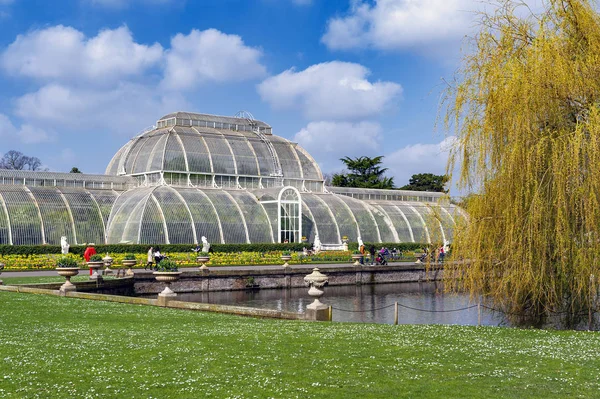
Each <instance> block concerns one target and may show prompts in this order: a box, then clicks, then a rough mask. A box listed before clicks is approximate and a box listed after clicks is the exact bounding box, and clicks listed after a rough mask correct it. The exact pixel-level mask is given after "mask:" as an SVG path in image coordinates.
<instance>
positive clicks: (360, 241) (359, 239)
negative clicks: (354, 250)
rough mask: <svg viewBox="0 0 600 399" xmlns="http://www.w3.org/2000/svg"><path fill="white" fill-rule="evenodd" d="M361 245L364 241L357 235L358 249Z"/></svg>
mask: <svg viewBox="0 0 600 399" xmlns="http://www.w3.org/2000/svg"><path fill="white" fill-rule="evenodd" d="M363 245H365V243H364V242H363V240H362V238H361V237H360V236H358V249H360V247H362V246H363ZM365 249H366V248H365Z"/></svg>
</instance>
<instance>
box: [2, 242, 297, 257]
mask: <svg viewBox="0 0 600 399" xmlns="http://www.w3.org/2000/svg"><path fill="white" fill-rule="evenodd" d="M190 245H192V246H193V245H194V244H161V245H160V250H161V252H163V253H167V252H168V253H175V252H189V250H190ZM306 245H307V244H306V243H289V244H279V243H276V244H273V243H257V244H211V246H210V249H211V252H270V251H282V250H288V251H302V248H303V247H305V246H306ZM86 248H87V246H85V245H71V248H69V252H70V253H71V254H73V255H83V252H84V251H85V249H86ZM95 248H96V250H97V251H98V252H99V253H105V252H110V253H111V254H129V253H137V254H145V253H147V252H148V245H147V244H101V245H95ZM60 250H61V248H60V245H0V255H47V254H60Z"/></svg>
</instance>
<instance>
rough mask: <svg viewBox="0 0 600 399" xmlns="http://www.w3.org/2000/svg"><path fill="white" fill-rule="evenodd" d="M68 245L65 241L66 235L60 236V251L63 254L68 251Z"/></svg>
mask: <svg viewBox="0 0 600 399" xmlns="http://www.w3.org/2000/svg"><path fill="white" fill-rule="evenodd" d="M69 247H70V245H69V243H68V242H67V237H65V236H62V237H60V248H61V249H60V252H61V253H62V254H63V255H66V254H68V253H69Z"/></svg>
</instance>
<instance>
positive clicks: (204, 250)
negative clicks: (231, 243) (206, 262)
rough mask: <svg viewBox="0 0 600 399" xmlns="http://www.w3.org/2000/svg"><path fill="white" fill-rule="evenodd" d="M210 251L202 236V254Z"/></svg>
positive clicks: (206, 241)
mask: <svg viewBox="0 0 600 399" xmlns="http://www.w3.org/2000/svg"><path fill="white" fill-rule="evenodd" d="M209 249H210V243H209V242H208V240H207V239H206V237H204V236H202V252H208V250H209Z"/></svg>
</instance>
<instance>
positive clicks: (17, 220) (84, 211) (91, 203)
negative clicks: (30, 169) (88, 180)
mask: <svg viewBox="0 0 600 399" xmlns="http://www.w3.org/2000/svg"><path fill="white" fill-rule="evenodd" d="M98 191H100V190H95V191H90V190H84V189H78V188H64V187H63V188H58V187H52V188H49V187H26V186H2V185H0V244H14V245H39V244H50V245H59V244H60V239H61V237H62V236H65V237H67V241H68V242H69V243H70V244H84V243H89V242H94V243H104V242H106V239H105V231H106V229H105V225H106V224H105V219H104V217H103V215H102V209H101V206H100V205H99V202H100V203H102V204H103V205H102V206H104V208H105V211H106V208H108V209H110V207H111V206H112V203H113V202H114V200H115V199H116V198H117V194H116V193H114V192H111V191H107V194H106V195H98V194H96V193H97V192H98ZM96 195H98V198H96Z"/></svg>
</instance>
